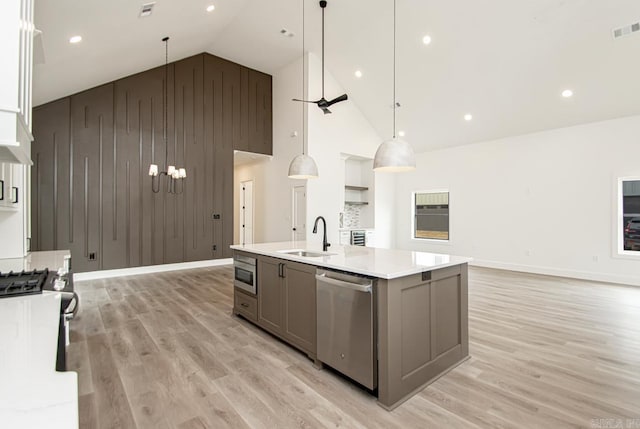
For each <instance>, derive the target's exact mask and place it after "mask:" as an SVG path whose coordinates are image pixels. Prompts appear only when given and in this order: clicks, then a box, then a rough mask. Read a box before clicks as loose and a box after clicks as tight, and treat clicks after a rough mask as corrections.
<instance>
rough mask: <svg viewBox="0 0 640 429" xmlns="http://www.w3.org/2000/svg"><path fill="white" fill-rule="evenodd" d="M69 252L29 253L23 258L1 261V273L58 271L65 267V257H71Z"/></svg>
mask: <svg viewBox="0 0 640 429" xmlns="http://www.w3.org/2000/svg"><path fill="white" fill-rule="evenodd" d="M70 255H71V252H69V251H68V250H51V251H43V252H29V253H28V254H27V256H25V257H23V258H12V259H0V272H2V273H5V272H9V271H22V270H25V271H31V270H43V269H45V268H48V269H49V270H50V271H57V270H58V268H62V266H63V265H64V257H65V256H70Z"/></svg>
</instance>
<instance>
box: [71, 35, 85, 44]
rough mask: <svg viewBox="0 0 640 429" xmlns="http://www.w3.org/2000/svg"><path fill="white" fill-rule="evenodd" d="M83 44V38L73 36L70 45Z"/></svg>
mask: <svg viewBox="0 0 640 429" xmlns="http://www.w3.org/2000/svg"><path fill="white" fill-rule="evenodd" d="M80 42H82V36H73V37H72V38H70V39H69V43H80Z"/></svg>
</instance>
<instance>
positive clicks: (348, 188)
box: [344, 185, 369, 191]
mask: <svg viewBox="0 0 640 429" xmlns="http://www.w3.org/2000/svg"><path fill="white" fill-rule="evenodd" d="M344 189H346V190H349V191H368V190H369V188H367V187H366V186H352V185H344Z"/></svg>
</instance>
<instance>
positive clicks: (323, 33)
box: [303, 0, 395, 98]
mask: <svg viewBox="0 0 640 429" xmlns="http://www.w3.org/2000/svg"><path fill="white" fill-rule="evenodd" d="M303 1H304V0H303ZM394 1H395V0H394ZM325 7H326V6H325ZM325 7H323V8H322V98H324V9H325Z"/></svg>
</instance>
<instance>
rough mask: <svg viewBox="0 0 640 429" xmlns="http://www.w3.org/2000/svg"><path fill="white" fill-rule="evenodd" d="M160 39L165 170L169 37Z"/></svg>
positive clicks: (167, 150)
mask: <svg viewBox="0 0 640 429" xmlns="http://www.w3.org/2000/svg"><path fill="white" fill-rule="evenodd" d="M162 41H163V42H164V88H163V89H162V90H163V94H162V108H163V110H164V112H163V118H162V120H163V121H164V124H163V127H164V168H165V171H166V170H167V168H168V167H169V142H168V141H167V125H168V123H169V118H168V113H167V111H168V109H167V103H168V101H169V100H168V98H169V96H168V92H169V88H168V80H169V38H168V37H165V38H164V39H162Z"/></svg>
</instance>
